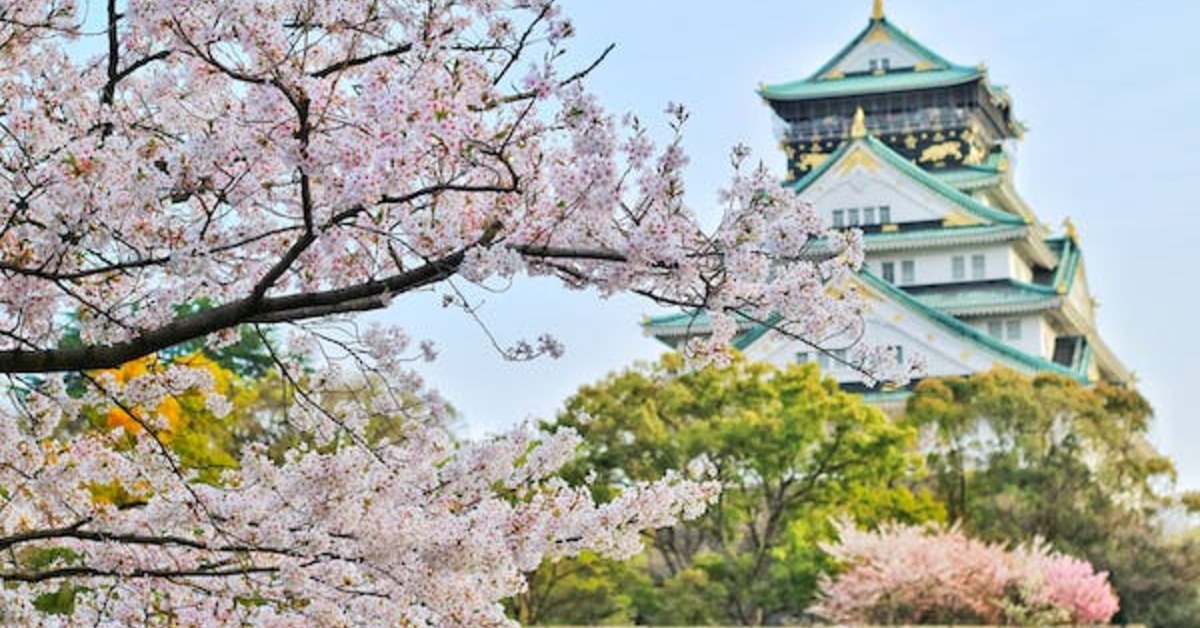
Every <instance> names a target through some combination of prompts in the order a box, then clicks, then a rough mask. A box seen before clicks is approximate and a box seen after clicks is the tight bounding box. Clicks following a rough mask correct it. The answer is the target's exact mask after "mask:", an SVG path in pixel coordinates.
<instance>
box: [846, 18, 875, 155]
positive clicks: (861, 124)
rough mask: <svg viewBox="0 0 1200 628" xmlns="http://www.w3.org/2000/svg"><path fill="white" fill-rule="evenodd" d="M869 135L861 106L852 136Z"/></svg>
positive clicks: (852, 127) (853, 125)
mask: <svg viewBox="0 0 1200 628" xmlns="http://www.w3.org/2000/svg"><path fill="white" fill-rule="evenodd" d="M877 1H878V0H877ZM866 136H867V114H866V113H865V112H863V108H862V107H859V108H858V109H857V110H855V112H854V121H853V122H851V123H850V138H851V139H859V138H863V137H866Z"/></svg>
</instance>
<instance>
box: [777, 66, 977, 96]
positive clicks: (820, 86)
mask: <svg viewBox="0 0 1200 628" xmlns="http://www.w3.org/2000/svg"><path fill="white" fill-rule="evenodd" d="M980 76H983V73H982V72H980V71H979V70H977V69H975V68H964V67H960V66H954V67H950V68H946V69H944V70H926V71H924V72H917V71H915V70H899V71H896V70H892V71H891V72H887V73H885V74H878V75H875V74H863V75H857V76H846V77H843V78H837V79H819V78H806V79H801V80H799V81H791V82H789V83H779V84H776V85H764V86H762V87H761V88H760V89H759V91H758V93H759V95H761V96H762V97H763V98H766V99H767V100H813V99H817V98H833V97H837V96H849V95H852V94H853V95H858V94H877V93H883V92H900V91H907V90H911V89H929V88H933V87H948V86H950V85H961V84H963V83H968V82H970V81H973V80H975V79H977V78H979V77H980Z"/></svg>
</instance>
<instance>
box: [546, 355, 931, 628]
mask: <svg viewBox="0 0 1200 628" xmlns="http://www.w3.org/2000/svg"><path fill="white" fill-rule="evenodd" d="M552 427H556V428H571V429H574V430H577V431H578V432H579V434H580V435H581V436H582V437H583V443H584V445H583V453H582V456H581V457H580V459H579V460H578V461H577V462H576V463H574V464H572V465H569V466H568V467H567V468H566V470H565V474H566V477H568V478H569V479H572V480H574V481H580V482H582V481H583V480H584V479H585V478H590V480H589V481H590V482H591V484H592V487H593V491H594V492H595V494H596V495H597V497H598V498H599V499H600V500H602V501H603V500H606V499H611V498H612V497H613V496H614V495H619V494H620V493H621V491H622V490H623V489H624V487H626V486H630V485H633V484H635V483H637V482H640V481H645V480H647V479H650V478H654V477H658V476H660V475H662V474H663V473H664V472H666V471H667V470H669V469H678V468H684V467H686V466H687V465H689V464H693V465H695V464H702V465H703V466H706V467H708V468H710V470H711V473H712V476H713V477H714V478H715V479H716V481H718V482H719V483H720V485H721V487H722V489H723V490H722V492H721V494H720V495H719V496H718V497H717V498H716V501H715V502H714V503H713V505H712V506H711V507H710V509H709V511H708V512H707V513H706V514H705V515H704V516H703V517H701V518H700V519H697V520H695V521H693V522H690V523H688V524H685V525H679V526H675V527H673V528H668V529H663V530H659V531H658V532H656V533H654V535H653V536H652V537H651V539H650V541H649V550H648V553H647V556H646V560H645V562H646V565H645V568H643V569H641V570H633V569H626V570H625V571H623V572H616V573H613V574H611V575H612V578H613V580H612V581H615V582H614V584H612V585H609V586H613V587H614V588H615V589H616V590H618V591H622V593H623V594H624V595H626V596H630V598H631V599H632V600H633V602H632V604H630V605H629V606H630V609H627V611H626V613H627V615H629V614H632V615H633V616H636V617H637V618H639V619H641V620H644V621H648V622H650V623H660V624H681V623H682V624H692V623H717V624H731V623H732V624H754V623H762V622H763V621H765V620H767V619H768V618H770V619H780V618H784V617H793V618H796V617H799V616H800V615H801V613H802V612H803V609H805V608H806V607H807V606H808V604H809V602H811V600H812V597H813V594H814V592H815V589H816V585H817V579H818V576H819V575H820V574H821V573H823V572H824V571H825V570H826V569H827V568H828V567H829V565H828V561H827V560H826V559H825V558H824V557H823V554H822V553H821V552H820V551H819V550H818V548H817V544H818V543H820V542H822V541H825V540H830V539H832V538H833V520H834V519H836V518H837V517H841V516H851V517H854V518H856V519H858V520H859V521H862V522H863V523H864V524H865V525H874V524H878V523H880V522H882V521H890V520H900V521H906V522H916V521H924V520H928V519H931V518H933V519H936V518H939V517H940V516H941V508H940V506H939V505H938V504H936V503H935V502H934V501H933V500H932V499H931V498H930V496H928V495H926V494H921V493H916V492H913V491H910V490H908V488H907V482H908V480H910V479H911V478H912V477H914V476H916V475H917V474H918V473H919V467H920V463H919V458H918V457H917V456H916V455H915V454H914V453H913V446H914V445H915V442H914V435H915V432H914V431H913V430H911V429H910V428H905V427H900V426H897V425H894V424H892V423H891V422H890V421H889V419H888V418H887V417H886V416H885V415H884V414H883V413H882V412H881V411H879V410H878V409H877V408H875V407H872V406H870V405H868V404H866V403H864V402H863V401H862V399H861V398H859V397H858V396H856V395H852V394H848V393H844V392H842V391H840V390H839V389H838V386H837V383H836V382H834V381H833V380H832V379H823V378H822V377H821V375H820V374H819V373H818V371H817V370H816V367H815V366H814V365H792V366H789V367H787V368H777V367H774V366H771V365H769V364H765V363H753V362H749V361H746V360H744V359H741V358H739V359H735V360H734V361H733V362H732V363H731V364H729V365H727V366H721V367H717V366H711V367H708V368H704V369H695V368H693V367H690V366H689V365H687V364H686V363H685V362H684V361H683V360H682V359H681V358H680V357H679V356H678V355H673V354H672V355H667V356H665V357H664V358H663V359H662V360H661V361H660V362H658V363H657V364H654V365H652V366H644V367H640V368H633V369H630V370H626V371H623V372H621V373H617V374H614V375H612V376H610V377H608V378H607V379H605V380H604V381H602V382H599V383H597V384H594V385H590V386H585V387H584V388H582V389H581V390H580V391H579V393H577V394H576V395H575V396H573V397H572V398H571V399H569V400H568V401H567V402H566V405H565V409H564V411H563V412H562V413H561V414H560V415H559V416H558V418H557V420H556V421H555V423H554V424H553V426H552ZM698 460H699V461H702V463H699V462H697V461H698ZM554 569H562V568H561V567H555V566H549V567H547V570H550V571H553V570H554ZM593 571H594V570H593ZM638 573H641V574H643V575H641V576H640V577H635V576H636V574H638ZM543 577H545V578H547V579H548V578H549V574H543ZM648 580H649V581H652V582H653V586H650V585H649V584H648V582H647V581H648ZM612 581H610V582H612ZM560 585H561V590H560V592H559V595H560V596H568V597H569V596H574V595H579V583H578V582H569V581H565V582H561V583H560ZM550 586H551V585H550V583H547V587H546V588H547V589H549V588H550ZM639 587H640V588H639ZM555 617H558V618H559V619H565V618H564V617H561V616H556V615H553V614H550V615H548V617H546V616H544V617H542V618H541V619H542V620H546V619H548V618H555ZM572 619H573V620H576V621H579V620H582V621H583V622H584V623H589V622H596V621H600V620H601V619H602V617H590V618H586V617H585V618H578V617H574V618H572Z"/></svg>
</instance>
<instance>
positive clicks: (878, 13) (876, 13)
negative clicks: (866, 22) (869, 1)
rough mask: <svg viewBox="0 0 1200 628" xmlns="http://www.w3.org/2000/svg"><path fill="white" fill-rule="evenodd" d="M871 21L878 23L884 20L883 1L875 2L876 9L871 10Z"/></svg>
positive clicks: (877, 0) (876, 0)
mask: <svg viewBox="0 0 1200 628" xmlns="http://www.w3.org/2000/svg"><path fill="white" fill-rule="evenodd" d="M871 19H872V20H875V21H876V22H878V21H880V20H882V19H883V0H875V8H874V9H872V10H871Z"/></svg>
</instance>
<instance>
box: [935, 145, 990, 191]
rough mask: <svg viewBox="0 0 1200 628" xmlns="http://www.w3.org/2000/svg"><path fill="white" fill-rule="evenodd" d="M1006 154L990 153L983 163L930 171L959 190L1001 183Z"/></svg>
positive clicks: (939, 179)
mask: <svg viewBox="0 0 1200 628" xmlns="http://www.w3.org/2000/svg"><path fill="white" fill-rule="evenodd" d="M1003 159H1004V156H1003V155H1002V154H1001V153H999V152H994V153H991V154H990V155H988V157H987V159H985V160H984V161H983V163H981V164H976V165H973V166H956V167H952V168H940V169H938V170H932V171H930V174H932V175H933V176H934V177H936V178H937V180H938V181H941V182H942V183H945V184H946V185H949V186H951V187H954V188H956V189H958V190H974V189H977V188H981V187H988V186H992V185H996V184H997V183H1000V181H1001V180H1002V179H1003V178H1004V173H1005V170H1004V166H1002V165H1001V164H1002V163H1003Z"/></svg>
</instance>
